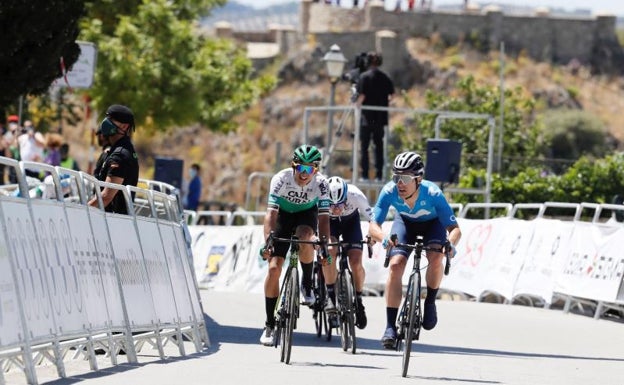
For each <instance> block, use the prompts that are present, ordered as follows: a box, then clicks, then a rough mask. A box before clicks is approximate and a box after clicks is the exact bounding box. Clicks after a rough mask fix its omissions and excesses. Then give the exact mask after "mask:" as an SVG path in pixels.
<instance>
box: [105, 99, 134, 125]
mask: <svg viewBox="0 0 624 385" xmlns="http://www.w3.org/2000/svg"><path fill="white" fill-rule="evenodd" d="M106 116H107V117H109V118H111V119H114V120H116V121H118V122H120V123H127V124H130V126H131V127H133V128H134V114H133V113H132V110H131V109H130V108H128V107H126V106H122V105H121V104H113V105H112V106H110V107H108V110H106Z"/></svg>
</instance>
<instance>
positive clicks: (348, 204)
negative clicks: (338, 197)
mask: <svg viewBox="0 0 624 385" xmlns="http://www.w3.org/2000/svg"><path fill="white" fill-rule="evenodd" d="M343 204H344V208H343V210H342V213H340V215H333V214H331V211H330V216H331V217H332V218H338V217H348V216H350V215H352V214H353V213H354V212H355V211H356V210H359V211H360V215H361V216H364V218H366V220H367V221H369V222H370V221H372V220H373V209H372V208H371V207H370V204H369V203H368V198H366V195H364V193H363V192H362V190H360V189H359V188H358V187H357V186H356V185H352V184H349V185H348V186H347V200H346V201H345V202H344V203H343Z"/></svg>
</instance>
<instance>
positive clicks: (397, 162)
mask: <svg viewBox="0 0 624 385" xmlns="http://www.w3.org/2000/svg"><path fill="white" fill-rule="evenodd" d="M392 172H394V173H401V174H412V175H414V176H419V175H424V174H425V164H424V163H423V161H422V158H421V157H420V155H418V154H417V153H415V152H411V151H407V152H402V153H400V154H399V155H397V156H396V158H394V165H393V166H392Z"/></svg>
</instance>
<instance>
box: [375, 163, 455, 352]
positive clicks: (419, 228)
mask: <svg viewBox="0 0 624 385" xmlns="http://www.w3.org/2000/svg"><path fill="white" fill-rule="evenodd" d="M392 173H393V175H392V181H391V182H388V183H387V184H386V185H385V186H384V187H383V188H382V190H381V193H380V194H379V198H378V199H377V203H376V204H375V208H374V209H373V216H374V220H373V221H372V222H371V224H370V230H369V233H370V235H371V237H372V238H373V239H374V240H375V241H377V242H381V244H382V246H383V247H384V249H387V248H389V247H393V246H394V244H393V243H392V241H391V240H390V238H389V234H385V233H384V232H383V230H382V228H381V225H382V223H383V222H384V221H385V220H386V215H387V214H388V210H389V208H390V206H392V207H394V209H395V210H396V215H395V218H394V222H393V223H392V230H391V231H390V234H397V235H398V243H409V244H413V243H414V242H415V241H416V236H418V235H420V236H422V237H423V239H424V242H425V245H427V246H430V247H439V248H441V247H442V246H443V245H445V244H446V241H447V239H448V241H449V242H450V248H451V250H450V256H451V257H453V256H454V255H455V245H456V244H457V242H459V239H460V238H461V230H460V229H459V225H458V224H457V219H456V218H455V214H454V212H453V210H452V209H451V207H450V205H449V204H448V202H447V200H446V198H445V197H444V194H443V193H442V191H441V190H440V188H439V187H438V186H437V185H436V184H435V183H433V182H431V181H428V180H424V179H423V175H424V173H425V165H424V163H423V161H422V158H421V157H420V155H418V154H416V153H415V152H403V153H401V154H399V155H397V156H396V158H395V159H394V165H393V167H392ZM447 233H448V234H447ZM426 255H427V260H428V261H429V264H428V266H427V274H426V277H425V279H426V282H427V297H426V298H425V306H424V315H423V323H422V327H423V328H424V329H425V330H431V329H433V328H434V327H435V326H436V323H437V322H438V318H437V313H436V305H435V300H436V296H437V294H438V288H439V287H440V282H441V281H442V276H443V273H444V266H443V264H442V260H443V256H444V254H443V253H440V252H436V251H431V250H428V251H427V254H426ZM408 256H409V251H408V250H406V249H402V248H400V247H397V248H393V249H392V252H391V259H390V265H389V270H390V271H389V275H388V280H387V282H386V330H385V332H384V335H383V337H382V339H381V342H382V344H383V346H384V347H385V348H387V349H394V348H395V345H396V339H397V332H396V318H397V313H398V309H399V306H400V304H401V299H402V295H403V290H402V289H403V288H402V277H403V272H404V271H405V266H406V264H407V257H408Z"/></svg>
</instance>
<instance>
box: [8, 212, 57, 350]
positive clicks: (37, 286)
mask: <svg viewBox="0 0 624 385" xmlns="http://www.w3.org/2000/svg"><path fill="white" fill-rule="evenodd" d="M28 212H29V209H28V205H27V202H26V201H12V200H3V201H2V214H3V215H4V223H5V225H6V231H7V235H8V239H7V241H8V245H9V247H10V248H11V255H12V256H13V260H14V261H15V270H16V271H15V273H16V275H17V276H16V283H17V285H18V287H19V293H20V296H21V299H20V300H21V302H22V303H23V306H24V315H25V321H26V329H27V332H28V334H29V338H30V339H31V340H32V341H40V340H48V339H50V338H52V337H53V336H54V335H55V333H56V330H55V329H56V326H55V325H56V323H55V320H54V318H53V315H52V313H53V312H52V308H51V305H50V298H49V296H50V294H51V293H50V291H49V290H48V288H47V285H46V283H45V279H46V278H45V276H46V271H45V267H44V265H43V259H44V258H43V257H42V256H41V254H40V251H39V247H38V243H37V237H36V235H35V233H34V232H33V229H34V228H35V226H34V225H33V223H32V222H31V219H30V215H29V214H28ZM25 214H26V215H25ZM58 311H60V310H58Z"/></svg>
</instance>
